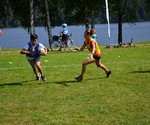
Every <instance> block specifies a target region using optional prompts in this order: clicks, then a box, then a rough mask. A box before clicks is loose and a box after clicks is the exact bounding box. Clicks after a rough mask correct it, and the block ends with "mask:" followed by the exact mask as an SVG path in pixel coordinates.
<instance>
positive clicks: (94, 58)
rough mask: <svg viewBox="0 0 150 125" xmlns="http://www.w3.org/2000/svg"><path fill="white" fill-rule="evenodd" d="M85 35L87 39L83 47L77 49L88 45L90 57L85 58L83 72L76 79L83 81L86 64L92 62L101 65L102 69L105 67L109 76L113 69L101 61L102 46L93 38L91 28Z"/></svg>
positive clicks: (81, 49)
mask: <svg viewBox="0 0 150 125" xmlns="http://www.w3.org/2000/svg"><path fill="white" fill-rule="evenodd" d="M84 37H85V41H84V44H83V46H82V47H81V48H77V47H76V48H75V50H78V51H83V50H84V48H85V47H86V48H87V49H88V50H89V51H90V54H89V56H90V59H88V60H85V61H84V62H83V63H82V71H81V74H80V75H79V76H78V77H76V78H75V79H76V80H77V81H82V80H83V76H84V73H85V71H86V66H87V65H88V64H91V63H94V62H95V64H96V65H97V67H100V68H101V69H103V70H104V71H105V73H106V77H107V78H108V77H109V76H110V74H111V71H110V70H108V69H107V68H106V66H104V65H103V64H102V63H101V61H100V58H101V56H102V55H101V51H100V48H99V46H98V44H97V42H96V41H95V40H94V39H93V38H92V34H91V32H90V31H89V30H87V31H85V33H84Z"/></svg>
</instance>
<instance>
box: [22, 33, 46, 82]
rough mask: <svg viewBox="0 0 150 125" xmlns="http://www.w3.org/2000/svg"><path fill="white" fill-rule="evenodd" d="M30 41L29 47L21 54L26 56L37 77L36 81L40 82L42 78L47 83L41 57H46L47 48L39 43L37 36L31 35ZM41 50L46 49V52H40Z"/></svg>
mask: <svg viewBox="0 0 150 125" xmlns="http://www.w3.org/2000/svg"><path fill="white" fill-rule="evenodd" d="M30 39H31V41H30V42H29V43H27V45H26V46H25V47H24V48H23V49H22V50H21V51H20V54H26V58H27V60H28V62H29V63H30V65H31V67H32V69H33V71H34V73H35V75H36V80H37V81H38V80H40V76H41V78H42V80H43V81H46V78H45V76H44V74H43V69H42V66H41V62H40V58H41V55H42V56H46V54H47V48H46V47H45V46H44V45H43V44H41V43H38V36H37V35H36V34H33V35H31V36H30ZM39 48H44V52H42V53H41V52H39Z"/></svg>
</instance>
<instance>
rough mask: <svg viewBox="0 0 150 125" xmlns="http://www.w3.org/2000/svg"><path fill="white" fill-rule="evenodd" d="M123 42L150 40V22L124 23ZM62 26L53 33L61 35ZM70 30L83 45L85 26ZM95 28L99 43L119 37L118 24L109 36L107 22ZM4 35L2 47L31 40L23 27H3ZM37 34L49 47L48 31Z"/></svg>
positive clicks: (114, 25)
mask: <svg viewBox="0 0 150 125" xmlns="http://www.w3.org/2000/svg"><path fill="white" fill-rule="evenodd" d="M122 28H123V42H130V41H131V38H134V39H133V42H141V41H150V22H144V23H143V22H142V23H136V24H134V25H132V26H131V25H129V24H128V23H123V25H122ZM60 29H61V27H55V28H53V29H52V35H59V32H60ZM68 29H69V32H70V33H73V36H72V38H73V39H74V41H75V42H76V44H77V45H78V46H81V45H82V43H83V41H84V37H83V33H84V31H85V26H68ZM95 29H96V31H97V35H98V40H97V41H98V43H99V44H116V43H117V39H118V25H117V24H111V25H110V31H111V37H110V38H109V37H108V33H107V24H98V25H95ZM2 31H3V35H2V37H1V38H0V44H1V46H2V48H23V47H24V46H25V44H26V43H27V42H29V34H28V32H27V30H25V29H23V28H7V29H3V30H2ZM36 34H37V35H38V36H39V42H41V43H43V44H44V45H45V46H47V47H49V44H48V35H47V31H46V29H45V28H43V27H37V28H36Z"/></svg>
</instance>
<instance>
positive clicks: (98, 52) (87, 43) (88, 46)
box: [84, 38, 101, 57]
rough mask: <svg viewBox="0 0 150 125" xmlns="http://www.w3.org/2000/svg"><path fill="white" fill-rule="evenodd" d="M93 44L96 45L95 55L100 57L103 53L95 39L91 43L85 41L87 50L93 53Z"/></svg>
mask: <svg viewBox="0 0 150 125" xmlns="http://www.w3.org/2000/svg"><path fill="white" fill-rule="evenodd" d="M92 42H94V43H95V52H94V55H95V56H98V57H100V56H101V51H100V48H99V46H98V43H97V42H96V41H95V40H94V39H92V38H91V39H90V40H89V41H87V40H85V41H84V45H86V47H87V49H88V50H89V51H90V52H92V50H93V48H92Z"/></svg>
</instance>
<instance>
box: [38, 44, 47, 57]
mask: <svg viewBox="0 0 150 125" xmlns="http://www.w3.org/2000/svg"><path fill="white" fill-rule="evenodd" d="M44 51H45V52H44V53H40V55H41V56H46V55H47V48H46V47H45V46H44Z"/></svg>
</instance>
